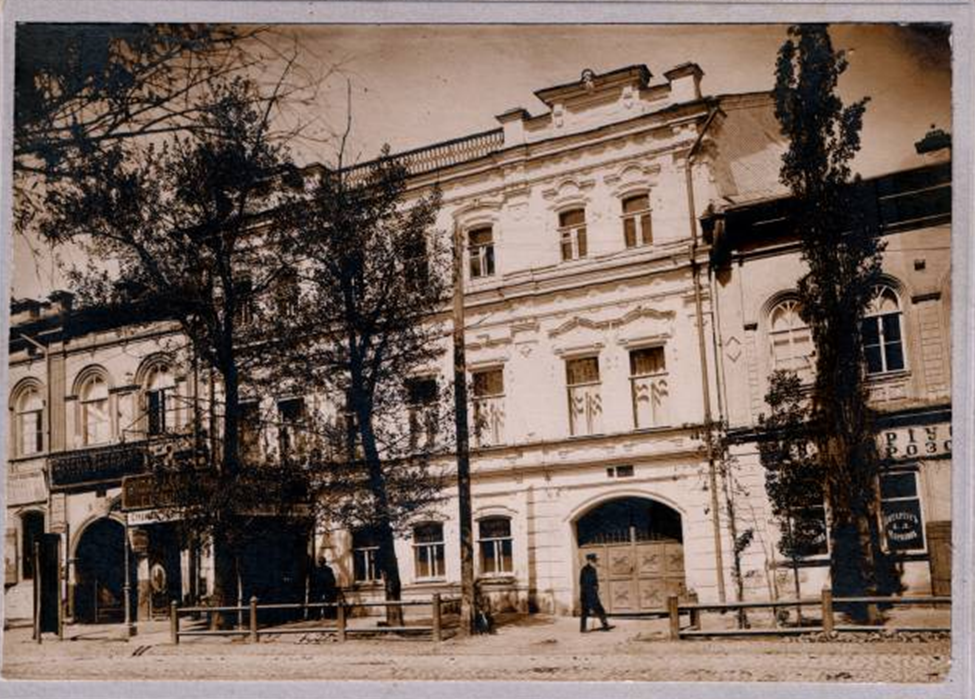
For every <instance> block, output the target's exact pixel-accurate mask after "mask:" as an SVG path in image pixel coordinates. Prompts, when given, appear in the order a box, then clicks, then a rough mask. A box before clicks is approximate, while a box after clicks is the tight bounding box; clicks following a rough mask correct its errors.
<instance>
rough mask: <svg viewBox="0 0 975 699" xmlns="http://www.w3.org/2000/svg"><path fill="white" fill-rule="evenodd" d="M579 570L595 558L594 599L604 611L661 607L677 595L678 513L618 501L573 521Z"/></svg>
mask: <svg viewBox="0 0 975 699" xmlns="http://www.w3.org/2000/svg"><path fill="white" fill-rule="evenodd" d="M577 537H578V538H577V540H578V543H579V548H578V560H579V566H578V567H579V568H581V567H582V566H583V565H585V563H586V555H587V554H590V553H595V554H596V556H597V562H596V570H597V571H598V574H599V596H600V601H601V602H602V603H603V607H605V609H606V611H607V612H610V613H619V612H641V611H647V610H652V609H664V608H665V607H666V605H667V597H668V596H669V595H678V596H680V597H683V596H684V595H685V593H686V586H685V577H684V546H683V544H682V543H681V539H680V537H681V521H680V514H679V513H677V512H676V511H675V510H673V509H671V508H669V507H666V506H665V505H663V504H661V503H658V502H654V501H652V500H649V499H645V498H631V497H628V498H620V499H618V500H612V501H609V502H608V503H605V504H603V505H601V506H600V507H598V508H596V509H595V510H593V511H591V512H589V513H587V514H586V515H585V516H584V517H582V518H580V520H579V521H578V523H577Z"/></svg>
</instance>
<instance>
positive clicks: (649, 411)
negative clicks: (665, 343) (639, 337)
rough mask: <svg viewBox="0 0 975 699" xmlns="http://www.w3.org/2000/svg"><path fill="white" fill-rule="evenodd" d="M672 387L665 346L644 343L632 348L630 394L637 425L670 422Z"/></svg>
mask: <svg viewBox="0 0 975 699" xmlns="http://www.w3.org/2000/svg"><path fill="white" fill-rule="evenodd" d="M668 394H669V389H668V385H667V367H666V365H665V364H664V348H663V347H644V348H641V349H636V350H633V351H631V352H630V397H631V400H632V402H633V426H634V427H635V428H637V429H639V428H641V427H657V426H660V425H665V424H667V416H666V412H665V411H666V403H667V396H668Z"/></svg>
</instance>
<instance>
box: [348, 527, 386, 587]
mask: <svg viewBox="0 0 975 699" xmlns="http://www.w3.org/2000/svg"><path fill="white" fill-rule="evenodd" d="M352 576H353V579H354V580H355V582H357V583H373V582H379V581H380V580H381V579H382V575H381V573H380V570H379V535H378V532H376V531H375V530H374V529H357V530H356V531H355V532H353V533H352Z"/></svg>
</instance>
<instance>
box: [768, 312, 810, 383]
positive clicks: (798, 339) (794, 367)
mask: <svg viewBox="0 0 975 699" xmlns="http://www.w3.org/2000/svg"><path fill="white" fill-rule="evenodd" d="M769 345H770V353H771V357H772V369H773V371H774V370H780V369H781V370H786V371H794V372H796V373H797V374H799V376H800V377H801V378H802V379H803V380H808V379H811V378H812V372H813V362H812V358H813V344H812V333H811V332H810V331H809V326H808V325H806V323H805V321H803V319H802V318H801V317H799V302H798V301H796V300H795V299H786V300H785V301H781V302H779V303H778V304H776V305H775V307H774V308H773V309H772V313H771V314H770V315H769Z"/></svg>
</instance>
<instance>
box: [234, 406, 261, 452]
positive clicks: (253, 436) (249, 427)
mask: <svg viewBox="0 0 975 699" xmlns="http://www.w3.org/2000/svg"><path fill="white" fill-rule="evenodd" d="M239 407H240V413H239V415H238V417H237V425H238V428H237V429H238V434H237V437H238V439H239V440H240V443H239V452H240V460H241V461H243V462H244V463H250V464H253V463H256V462H257V461H259V460H260V458H261V409H260V405H259V404H258V403H257V402H253V403H241V404H240V406H239Z"/></svg>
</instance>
